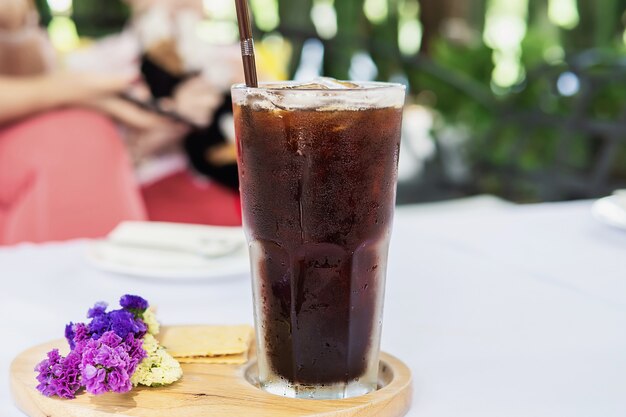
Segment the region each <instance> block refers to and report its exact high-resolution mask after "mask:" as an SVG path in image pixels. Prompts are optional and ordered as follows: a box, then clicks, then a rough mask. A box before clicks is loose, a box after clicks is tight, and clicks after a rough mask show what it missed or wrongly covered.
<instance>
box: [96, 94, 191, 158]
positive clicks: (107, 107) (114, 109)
mask: <svg viewBox="0 0 626 417" xmlns="http://www.w3.org/2000/svg"><path fill="white" fill-rule="evenodd" d="M133 95H134V96H135V97H137V98H138V99H148V98H149V97H146V91H143V89H142V88H135V90H134V92H133ZM90 106H91V107H92V108H96V109H98V110H100V111H102V112H104V113H106V114H108V115H109V116H111V117H112V118H113V119H115V120H116V121H118V122H119V123H120V124H121V125H122V126H123V127H124V128H125V131H126V138H127V140H128V146H129V149H130V152H131V155H132V156H133V159H134V160H135V161H140V160H142V159H144V158H146V157H148V156H151V155H154V154H156V153H158V152H160V151H162V150H164V149H167V148H170V147H172V146H175V145H177V144H178V143H179V142H180V140H181V139H182V138H183V137H184V136H185V135H186V134H187V133H188V132H189V127H188V126H185V125H183V124H181V123H179V122H176V121H174V120H172V119H171V118H168V117H166V116H161V115H158V114H156V113H153V112H151V111H148V110H144V109H142V108H141V107H138V106H136V105H135V104H133V103H130V102H128V101H126V100H124V99H121V98H119V97H105V98H101V99H98V100H95V101H93V102H92V103H91V104H90Z"/></svg>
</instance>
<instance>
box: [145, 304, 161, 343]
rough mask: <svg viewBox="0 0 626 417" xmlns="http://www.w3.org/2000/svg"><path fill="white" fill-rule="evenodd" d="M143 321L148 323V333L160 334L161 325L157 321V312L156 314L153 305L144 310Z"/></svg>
mask: <svg viewBox="0 0 626 417" xmlns="http://www.w3.org/2000/svg"><path fill="white" fill-rule="evenodd" d="M143 321H144V323H146V326H148V333H150V334H151V335H153V336H156V335H157V334H159V330H160V329H161V325H160V324H159V322H158V321H157V318H156V314H154V309H153V308H152V307H149V308H147V309H146V311H144V312H143ZM144 343H145V341H144Z"/></svg>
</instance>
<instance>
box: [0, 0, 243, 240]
mask: <svg viewBox="0 0 626 417" xmlns="http://www.w3.org/2000/svg"><path fill="white" fill-rule="evenodd" d="M37 22H38V15H37V12H36V10H35V9H34V6H33V4H32V2H31V0H2V1H1V2H0V244H11V243H17V242H22V241H31V242H41V241H48V240H64V239H70V238H77V237H101V236H104V235H105V234H106V233H108V232H109V231H110V230H111V229H112V228H113V227H115V226H116V225H117V224H118V223H119V222H120V221H122V220H145V219H147V210H146V205H145V204H144V201H143V199H142V195H141V192H140V190H139V188H138V186H137V183H136V180H135V176H134V172H133V166H132V164H131V160H130V158H129V156H128V152H127V149H126V147H125V146H124V142H123V140H122V138H121V137H120V133H121V132H126V133H127V136H129V137H132V138H134V142H135V143H140V144H141V146H140V149H143V150H142V152H144V153H149V152H152V151H154V150H155V149H159V148H160V147H162V146H163V145H164V144H168V143H174V142H176V141H178V140H180V139H181V138H183V137H184V136H185V135H187V133H188V132H189V127H188V126H186V125H185V124H182V123H179V122H177V121H175V120H173V119H172V118H168V117H164V116H161V115H159V114H156V113H155V112H152V111H149V110H145V109H142V108H141V107H139V106H136V105H135V104H133V103H130V102H128V101H126V100H124V99H122V98H120V96H119V94H120V93H122V92H127V91H129V90H135V91H138V93H136V94H135V95H137V96H139V97H141V96H145V95H147V94H148V95H149V93H148V91H147V89H145V88H141V87H140V88H137V87H134V88H131V87H132V85H133V83H134V82H135V81H136V79H137V74H136V73H133V72H132V71H131V72H130V73H118V74H115V75H112V74H106V73H103V72H97V71H92V72H90V73H87V72H84V71H83V72H75V73H72V72H63V71H57V70H55V63H54V52H53V50H52V48H51V47H50V45H49V43H48V42H47V38H46V36H45V32H44V31H43V30H41V29H40V28H39V26H38V23H37ZM197 87H198V86H197V84H196V85H194V84H193V83H189V84H188V87H187V88H181V89H180V90H179V91H177V92H176V94H175V95H174V97H173V98H172V100H171V101H170V102H169V103H168V104H169V106H170V107H171V108H174V109H175V110H177V111H182V112H185V109H189V108H190V107H191V108H192V110H193V109H194V108H195V107H194V106H193V105H190V103H194V100H193V97H194V94H195V93H196V92H197V89H198V88H197ZM196 97H197V95H196ZM205 101H207V100H205ZM208 101H209V103H208V104H207V103H205V106H204V107H203V108H205V109H206V110H207V113H209V114H210V113H211V108H212V107H215V106H216V105H217V101H216V100H213V99H212V100H208ZM213 102H215V103H216V104H213ZM195 103H197V100H196V101H195ZM187 116H188V117H189V118H191V119H194V118H195V120H196V121H198V118H197V117H196V115H195V114H194V112H193V111H191V112H187ZM113 121H115V122H117V125H116V124H115V123H113ZM200 122H201V121H200ZM207 122H208V121H207ZM118 126H123V130H120V129H119V128H118ZM131 142H132V141H131ZM233 206H234V204H233ZM231 211H234V209H231ZM237 216H238V214H237V215H235V216H234V217H235V220H233V219H232V218H231V219H228V220H226V221H224V222H223V223H228V222H231V223H232V222H238V221H239V219H238V218H237ZM231 217H232V216H231Z"/></svg>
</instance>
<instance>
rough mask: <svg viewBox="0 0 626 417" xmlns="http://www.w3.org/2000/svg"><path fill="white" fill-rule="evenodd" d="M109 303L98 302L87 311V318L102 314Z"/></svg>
mask: <svg viewBox="0 0 626 417" xmlns="http://www.w3.org/2000/svg"><path fill="white" fill-rule="evenodd" d="M107 306H108V304H107V303H105V302H104V301H100V302H97V303H96V304H95V305H94V306H93V307H92V308H90V309H89V310H88V311H87V318H89V319H92V318H94V317H97V316H101V315H103V314H104V313H105V311H106V309H107Z"/></svg>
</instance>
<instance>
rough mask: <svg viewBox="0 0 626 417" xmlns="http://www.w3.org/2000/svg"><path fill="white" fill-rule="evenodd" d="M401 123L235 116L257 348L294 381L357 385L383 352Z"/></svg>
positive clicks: (368, 117)
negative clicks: (379, 336)
mask: <svg viewBox="0 0 626 417" xmlns="http://www.w3.org/2000/svg"><path fill="white" fill-rule="evenodd" d="M400 119H401V110H400V109H396V108H383V109H368V110H354V111H352V110H342V111H315V110H294V111H275V110H274V111H269V110H259V109H252V108H250V107H247V106H235V120H236V128H237V139H238V147H239V175H240V182H241V192H242V202H243V214H244V223H245V225H246V228H247V233H248V235H249V236H248V237H249V239H250V242H251V247H252V262H253V275H254V279H255V287H256V291H257V294H256V297H257V298H256V300H257V302H258V303H261V305H260V306H258V307H257V313H258V314H259V316H260V317H258V320H260V327H261V328H260V329H259V335H261V336H262V337H264V339H265V340H260V341H259V342H260V343H262V344H263V343H264V344H265V346H266V347H267V353H268V357H269V362H270V366H271V368H272V369H273V370H274V371H275V372H276V373H277V374H278V375H280V376H281V377H283V378H286V379H287V380H289V381H292V382H295V383H301V384H325V383H334V382H348V381H350V380H354V379H355V378H358V377H360V376H362V375H363V374H364V372H365V371H366V367H367V365H368V363H367V356H368V351H369V349H370V348H375V349H378V346H371V343H370V341H371V337H372V334H373V333H374V332H378V330H379V326H380V319H381V317H380V312H381V309H382V298H383V297H382V292H383V290H384V279H385V275H384V274H385V269H386V265H385V264H386V256H387V247H388V240H389V232H390V226H391V220H392V215H393V206H394V201H395V183H396V175H397V162H398V150H399V141H400Z"/></svg>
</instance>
